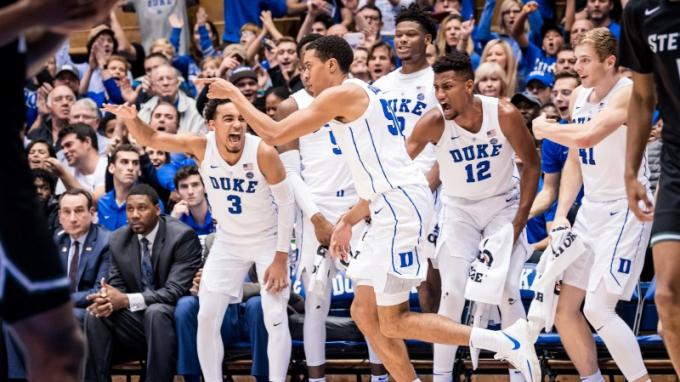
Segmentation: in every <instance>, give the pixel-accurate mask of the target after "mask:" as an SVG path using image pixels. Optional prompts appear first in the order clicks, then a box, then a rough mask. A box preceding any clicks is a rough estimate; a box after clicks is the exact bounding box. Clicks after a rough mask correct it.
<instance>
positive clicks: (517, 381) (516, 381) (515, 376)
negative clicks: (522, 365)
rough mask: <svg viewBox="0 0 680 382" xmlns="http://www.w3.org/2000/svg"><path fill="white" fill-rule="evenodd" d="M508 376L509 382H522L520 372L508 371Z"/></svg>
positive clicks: (522, 378)
mask: <svg viewBox="0 0 680 382" xmlns="http://www.w3.org/2000/svg"><path fill="white" fill-rule="evenodd" d="M508 374H509V375H510V382H524V376H523V375H522V372H521V371H520V370H517V369H508Z"/></svg>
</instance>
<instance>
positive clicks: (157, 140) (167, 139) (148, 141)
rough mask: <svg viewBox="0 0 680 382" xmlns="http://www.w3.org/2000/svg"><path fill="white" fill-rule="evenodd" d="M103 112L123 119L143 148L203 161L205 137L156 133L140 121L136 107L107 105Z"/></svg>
mask: <svg viewBox="0 0 680 382" xmlns="http://www.w3.org/2000/svg"><path fill="white" fill-rule="evenodd" d="M102 110H103V111H106V112H109V113H112V114H114V115H115V116H116V117H118V118H120V119H122V120H123V122H124V123H125V127H127V129H128V131H129V132H130V134H132V136H133V137H134V138H135V139H136V140H137V142H139V144H140V145H142V146H145V147H146V146H151V147H153V148H155V149H158V150H162V151H168V152H172V153H186V154H191V155H193V156H195V157H196V158H198V160H199V161H202V160H203V156H204V155H205V145H206V139H205V137H201V136H198V135H190V134H183V135H176V134H168V133H164V132H162V131H156V130H154V129H153V128H151V126H149V125H147V124H146V123H144V121H142V120H141V119H139V117H138V116H137V109H136V108H135V106H134V105H128V104H123V105H112V104H105V105H104V107H103V108H102Z"/></svg>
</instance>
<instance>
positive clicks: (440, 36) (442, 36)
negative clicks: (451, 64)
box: [434, 13, 474, 57]
mask: <svg viewBox="0 0 680 382" xmlns="http://www.w3.org/2000/svg"><path fill="white" fill-rule="evenodd" d="M451 20H458V21H460V23H461V24H462V23H463V21H464V20H463V18H462V17H461V16H460V15H459V14H457V13H451V14H450V15H448V16H446V17H445V18H444V20H442V22H441V23H440V24H439V31H437V40H436V42H434V45H435V47H436V48H437V52H438V54H437V56H438V57H441V56H445V55H446V54H447V53H449V50H448V49H447V46H446V24H448V23H449V21H451ZM451 48H453V49H455V48H456V47H455V46H453V47H451ZM473 50H474V44H473V42H472V38H470V37H468V40H467V42H466V44H465V51H466V52H467V53H468V55H470V53H472V51H473Z"/></svg>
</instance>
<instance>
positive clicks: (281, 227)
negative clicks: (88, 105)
mask: <svg viewBox="0 0 680 382" xmlns="http://www.w3.org/2000/svg"><path fill="white" fill-rule="evenodd" d="M104 110H105V111H108V112H111V113H113V114H115V115H116V116H118V117H119V118H122V119H123V121H124V122H125V125H126V126H127V128H128V130H129V131H130V133H131V134H132V136H133V137H135V139H137V141H138V142H139V143H140V144H141V145H143V146H152V147H154V148H156V149H159V150H163V151H168V152H184V153H186V154H191V155H193V156H194V157H196V158H197V159H198V161H199V162H200V163H201V164H200V171H201V177H202V178H203V183H204V184H205V185H206V192H207V194H208V201H209V202H210V205H211V206H212V211H213V213H214V214H215V215H214V216H215V217H216V219H217V221H218V223H217V234H216V236H215V243H214V244H213V246H212V248H211V249H210V251H211V252H210V255H209V256H208V259H207V260H206V264H205V266H204V268H203V275H202V277H201V286H200V288H199V292H198V298H199V302H200V308H199V311H198V358H199V361H200V363H201V369H202V371H203V376H204V378H205V380H206V381H208V382H218V381H222V361H223V358H224V345H223V343H222V338H221V336H220V327H221V326H222V319H223V317H224V312H225V311H226V309H227V306H228V305H229V304H232V303H236V302H239V301H241V297H242V294H243V280H244V278H245V276H246V274H247V273H248V270H249V269H250V267H251V266H252V264H253V263H255V266H256V269H257V273H258V275H259V276H260V277H261V279H262V281H263V285H264V288H263V289H262V290H261V295H262V310H263V313H264V323H265V327H266V328H267V333H268V334H269V342H268V345H267V354H268V356H269V380H270V381H277V382H281V381H285V379H286V375H287V374H288V364H289V362H290V351H291V338H290V331H289V329H288V315H287V314H286V306H287V303H288V296H289V288H288V283H289V278H288V248H289V246H290V235H291V231H292V226H293V217H294V212H293V209H294V204H293V194H292V192H291V190H290V186H289V184H288V182H287V181H286V172H285V169H284V167H283V164H282V163H281V160H280V159H279V155H278V153H277V152H276V149H274V148H273V147H271V146H269V145H268V144H266V143H264V142H262V140H261V139H260V138H258V137H256V136H254V135H251V134H246V124H245V123H244V121H243V118H242V117H241V116H240V114H239V112H238V110H237V109H236V107H235V106H234V104H233V103H231V102H230V101H228V100H225V99H212V100H210V101H209V102H208V104H207V105H206V107H205V111H204V114H205V118H206V120H207V122H208V126H209V127H210V128H211V130H213V131H211V132H210V133H208V134H207V135H206V136H196V135H175V134H167V133H163V132H157V131H155V130H154V129H152V128H151V127H150V126H149V125H147V124H145V123H144V122H142V121H141V120H140V119H139V118H138V117H137V110H136V109H135V108H134V106H128V105H120V106H116V105H106V106H105V107H104ZM272 199H273V200H274V202H275V204H276V206H274V205H273V204H272ZM275 208H276V209H278V216H277V212H276V209H275Z"/></svg>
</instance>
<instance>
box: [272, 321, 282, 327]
mask: <svg viewBox="0 0 680 382" xmlns="http://www.w3.org/2000/svg"><path fill="white" fill-rule="evenodd" d="M273 325H274V326H279V325H281V322H277V323H275V324H273Z"/></svg>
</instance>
